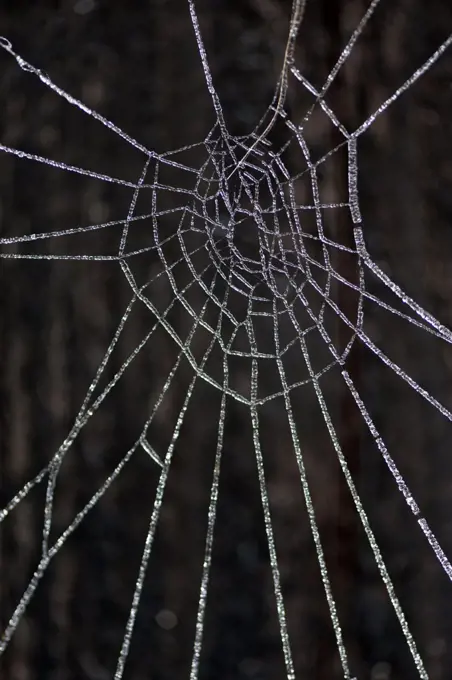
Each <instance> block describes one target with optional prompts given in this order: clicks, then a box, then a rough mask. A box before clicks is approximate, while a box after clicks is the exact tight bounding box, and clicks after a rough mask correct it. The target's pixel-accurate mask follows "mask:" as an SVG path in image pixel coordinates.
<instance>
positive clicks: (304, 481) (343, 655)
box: [273, 299, 350, 680]
mask: <svg viewBox="0 0 452 680" xmlns="http://www.w3.org/2000/svg"><path fill="white" fill-rule="evenodd" d="M273 324H274V337H275V346H276V355H277V359H276V363H277V365H278V371H279V375H280V380H281V385H282V388H283V392H284V403H285V408H286V414H287V419H288V421H289V427H290V433H291V437H292V443H293V447H294V452H295V458H296V461H297V465H298V470H299V473H300V480H301V485H302V489H303V494H304V498H305V502H306V509H307V512H308V517H309V523H310V525H311V533H312V537H313V539H314V543H315V549H316V553H317V561H318V564H319V567H320V574H321V577H322V582H323V587H324V589H325V594H326V599H327V602H328V607H329V609H330V618H331V622H332V624H333V628H334V634H335V636H336V642H337V648H338V651H339V656H340V659H341V664H342V670H343V672H344V678H345V680H350V669H349V666H348V660H347V652H346V649H345V645H344V640H343V637H342V630H341V624H340V621H339V616H338V613H337V609H336V602H335V600H334V596H333V592H332V588H331V582H330V579H329V575H328V567H327V565H326V560H325V554H324V552H323V546H322V541H321V538H320V531H319V527H318V524H317V520H316V516H315V509H314V503H313V501H312V497H311V492H310V489H309V482H308V477H307V473H306V468H305V464H304V460H303V454H302V452H301V447H300V441H299V438H298V433H297V426H296V424H295V418H294V415H293V410H292V404H291V399H290V393H289V386H288V384H287V378H286V374H285V370H284V365H283V362H282V360H281V348H280V340H279V326H278V314H277V307H276V300H275V299H274V300H273Z"/></svg>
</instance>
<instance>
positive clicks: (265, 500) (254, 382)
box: [245, 292, 295, 680]
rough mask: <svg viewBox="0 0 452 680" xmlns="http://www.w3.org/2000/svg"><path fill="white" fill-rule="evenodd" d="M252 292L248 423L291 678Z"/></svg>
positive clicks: (248, 322)
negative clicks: (266, 465)
mask: <svg viewBox="0 0 452 680" xmlns="http://www.w3.org/2000/svg"><path fill="white" fill-rule="evenodd" d="M252 296H253V293H252V292H251V293H250V301H249V309H248V314H247V320H246V322H245V323H246V331H247V335H248V338H249V342H250V348H251V355H252V359H251V402H250V413H251V425H252V429H253V445H254V452H255V456H256V464H257V471H258V478H259V488H260V494H261V502H262V509H263V513H264V523H265V532H266V534H267V544H268V550H269V553H270V566H271V571H272V577H273V589H274V593H275V599H276V609H277V614H278V621H279V630H280V634H281V642H282V647H283V654H284V662H285V666H286V674H287V680H295V669H294V665H293V658H292V650H291V646H290V639H289V632H288V628H287V620H286V610H285V605H284V598H283V594H282V588H281V572H280V569H279V565H278V557H277V553H276V545H275V537H274V532H273V524H272V518H271V511H270V499H269V494H268V486H267V482H266V478H265V468H264V460H263V456H262V449H261V442H260V436H259V415H258V411H257V406H256V401H257V390H258V379H259V371H258V361H257V359H256V355H257V345H256V338H255V335H254V329H253V322H252V316H251V309H250V307H251V304H252Z"/></svg>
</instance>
